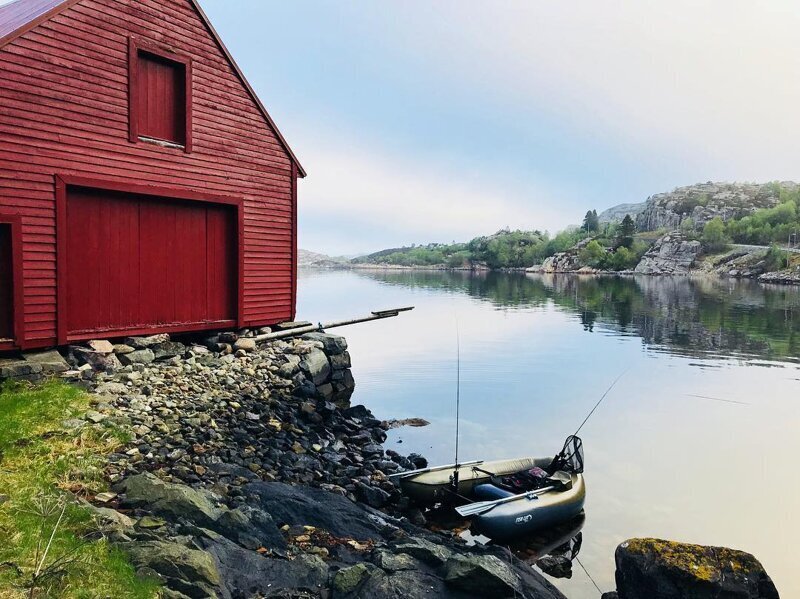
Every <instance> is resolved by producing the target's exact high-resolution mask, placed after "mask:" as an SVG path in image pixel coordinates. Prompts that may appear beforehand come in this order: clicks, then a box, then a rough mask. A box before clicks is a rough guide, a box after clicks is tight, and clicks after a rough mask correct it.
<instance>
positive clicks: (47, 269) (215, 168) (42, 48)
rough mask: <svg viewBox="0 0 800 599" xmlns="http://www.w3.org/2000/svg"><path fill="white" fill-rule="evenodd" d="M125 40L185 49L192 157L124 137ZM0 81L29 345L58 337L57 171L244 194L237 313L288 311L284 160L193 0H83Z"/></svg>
mask: <svg viewBox="0 0 800 599" xmlns="http://www.w3.org/2000/svg"><path fill="white" fill-rule="evenodd" d="M130 35H135V36H138V37H140V38H142V39H144V40H148V41H151V42H155V43H158V44H161V45H163V46H165V47H167V48H171V49H173V50H174V51H176V52H179V53H181V54H186V55H189V56H191V58H192V60H193V87H192V90H193V95H194V102H193V129H192V130H193V151H192V153H190V154H186V153H183V152H182V151H180V150H177V149H168V148H161V147H158V146H155V145H152V144H146V143H137V144H132V143H129V142H128V140H127V138H128V61H127V52H128V39H129V36H130ZM0 81H2V82H3V83H2V85H0V210H9V209H11V210H14V211H16V212H19V213H20V214H21V215H22V217H23V225H22V230H23V242H24V264H25V272H24V293H25V315H24V316H25V328H26V340H27V341H28V342H39V343H42V344H43V343H52V342H55V336H56V253H55V183H54V175H55V174H65V175H74V176H84V177H91V178H95V179H107V180H114V181H120V182H129V183H132V184H148V185H155V186H161V187H178V188H186V189H193V190H198V191H203V192H206V193H210V194H214V193H219V194H227V195H236V196H238V197H242V198H244V238H243V246H244V271H245V272H244V273H243V275H244V281H245V286H244V296H243V298H242V306H243V312H242V314H240V320H241V322H242V323H243V324H246V325H256V324H269V323H272V322H277V321H280V320H284V319H287V318H290V317H291V315H292V309H293V305H292V244H293V240H294V237H293V232H292V227H293V223H292V197H293V196H292V163H291V160H290V158H289V156H288V154H287V152H286V150H285V149H284V147H283V146H282V144H281V142H280V140H279V139H278V138H277V136H276V135H275V134H274V132H273V131H272V129H271V128H270V127H269V126H268V124H267V122H266V121H265V118H264V116H263V114H262V113H261V111H260V110H259V109H258V107H257V106H256V104H255V102H254V101H253V99H252V98H251V96H250V95H249V93H248V91H247V90H246V89H245V88H244V87H243V85H242V84H241V82H240V80H239V78H238V77H237V75H236V73H235V71H234V70H233V68H232V67H231V65H230V64H229V62H228V61H227V59H226V57H225V56H224V54H223V53H222V52H221V51H220V50H219V48H218V46H217V45H216V42H215V41H214V40H213V38H212V36H211V35H210V34H209V32H208V31H207V29H206V27H205V25H204V23H203V22H202V20H201V19H200V18H199V17H198V15H197V14H196V12H195V10H194V8H193V6H192V5H191V3H190V2H189V1H188V0H181V1H179V2H165V1H162V0H81V1H80V2H78V3H77V4H75V5H73V6H70V7H68V8H66V9H65V10H64V11H63V12H61V13H60V14H57V15H56V16H54V17H53V18H51V19H49V20H47V21H45V22H43V23H42V24H40V25H39V26H37V27H35V28H34V29H32V30H30V31H28V32H26V33H24V34H23V35H21V36H20V37H18V38H16V39H14V40H13V41H12V42H11V43H10V44H8V45H7V46H5V47H4V48H2V49H0ZM262 273H269V281H268V282H267V283H262V282H261V280H260V279H259V277H260V276H261V274H262Z"/></svg>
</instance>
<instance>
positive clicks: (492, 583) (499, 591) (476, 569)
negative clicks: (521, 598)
mask: <svg viewBox="0 0 800 599" xmlns="http://www.w3.org/2000/svg"><path fill="white" fill-rule="evenodd" d="M444 580H445V582H446V583H447V584H448V585H450V586H452V587H453V588H456V589H459V590H461V591H465V592H469V593H471V594H474V595H476V596H478V597H514V596H516V595H517V594H519V593H520V592H521V590H522V589H521V586H522V585H521V582H522V581H521V580H520V578H519V576H517V575H516V573H515V572H514V571H513V570H512V569H511V567H509V565H508V564H506V563H505V562H504V561H503V560H501V559H500V558H499V557H496V556H494V555H455V556H453V557H451V558H450V559H448V560H447V563H445V565H444Z"/></svg>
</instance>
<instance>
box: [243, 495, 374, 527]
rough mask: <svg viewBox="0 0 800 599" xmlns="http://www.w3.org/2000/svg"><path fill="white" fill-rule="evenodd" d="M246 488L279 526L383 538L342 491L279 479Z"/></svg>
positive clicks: (365, 513) (361, 509) (365, 514)
mask: <svg viewBox="0 0 800 599" xmlns="http://www.w3.org/2000/svg"><path fill="white" fill-rule="evenodd" d="M242 491H243V493H244V494H245V495H254V496H255V497H256V498H257V501H258V505H259V507H261V509H263V510H264V511H266V512H268V513H269V514H270V515H271V516H272V518H273V520H274V521H275V523H276V524H277V525H278V526H283V525H284V524H288V525H290V526H293V525H300V526H305V525H311V526H315V527H316V528H322V529H324V530H326V531H328V532H330V533H331V534H334V535H336V536H340V537H348V538H354V539H359V540H368V539H380V538H381V535H380V530H379V528H378V527H377V526H376V525H375V524H373V523H372V521H371V520H370V518H369V516H368V514H367V512H365V511H364V509H363V508H361V507H359V506H358V505H357V504H354V503H353V502H352V501H349V500H348V499H346V498H344V497H342V496H341V495H337V494H335V493H330V492H328V491H323V490H321V489H314V488H307V487H292V486H290V485H287V484H284V483H278V482H274V483H265V482H255V483H251V484H249V485H246V486H245V487H244V488H243V489H242Z"/></svg>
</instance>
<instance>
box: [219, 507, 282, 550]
mask: <svg viewBox="0 0 800 599" xmlns="http://www.w3.org/2000/svg"><path fill="white" fill-rule="evenodd" d="M213 530H215V531H216V532H218V533H220V534H222V535H224V536H225V537H227V538H228V539H231V540H232V541H235V542H237V543H238V544H239V545H242V546H243V547H245V548H247V549H253V550H255V549H259V548H260V547H268V548H284V547H286V539H284V537H283V535H282V534H281V531H280V530H279V529H278V527H277V526H276V525H275V522H274V521H273V519H272V516H270V515H269V514H268V513H266V512H265V511H263V510H260V509H258V508H255V507H253V506H249V505H243V506H241V507H238V508H236V509H234V510H230V511H227V512H224V513H223V514H222V515H221V516H220V517H219V519H218V520H217V521H216V522H215V523H214V528H213Z"/></svg>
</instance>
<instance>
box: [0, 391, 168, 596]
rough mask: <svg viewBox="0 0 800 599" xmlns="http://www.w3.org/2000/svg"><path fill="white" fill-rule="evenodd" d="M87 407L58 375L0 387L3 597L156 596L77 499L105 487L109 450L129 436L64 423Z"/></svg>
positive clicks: (0, 583)
mask: <svg viewBox="0 0 800 599" xmlns="http://www.w3.org/2000/svg"><path fill="white" fill-rule="evenodd" d="M88 407H89V398H88V396H87V395H85V394H84V393H82V392H81V391H79V390H78V389H76V388H74V387H70V386H68V385H66V384H63V383H60V382H56V381H52V382H48V383H45V384H43V385H37V386H33V385H27V384H8V383H7V384H6V385H4V386H3V387H2V388H0V495H5V496H8V500H6V501H5V502H3V503H2V504H0V537H1V538H2V542H0V599H18V598H19V599H21V598H23V597H28V598H30V597H37V598H43V597H53V598H55V597H58V598H64V599H73V598H74V599H101V598H103V599H104V598H112V597H113V598H117V597H119V598H123V597H124V598H131V599H148V598H151V597H157V596H158V588H157V586H156V585H155V583H154V582H153V581H151V580H144V579H140V578H137V576H136V574H135V572H134V569H133V567H132V566H131V565H130V564H129V563H128V561H127V560H126V558H125V556H124V555H123V554H122V553H121V552H119V551H118V550H116V549H114V548H112V547H110V546H109V544H108V543H107V541H106V540H105V539H103V538H102V537H98V536H97V535H92V533H93V532H94V531H95V530H96V527H95V526H94V522H93V520H92V516H91V513H90V511H89V510H87V509H85V508H84V507H81V505H80V504H79V503H78V502H77V501H76V497H83V498H89V497H92V496H94V495H95V494H96V493H99V492H101V491H103V490H106V484H105V481H104V477H103V470H102V468H103V462H104V455H105V454H107V453H108V452H110V451H113V450H114V449H115V448H116V447H118V446H119V445H120V444H121V443H122V441H123V438H124V433H123V432H121V431H119V430H118V429H115V428H113V427H100V428H97V427H89V426H86V427H83V428H82V429H80V430H79V431H77V432H68V431H66V430H64V428H63V426H62V422H63V421H64V420H66V419H68V418H73V417H76V416H79V415H81V414H82V413H84V412H85V411H86V410H87V409H88ZM54 530H55V533H54ZM51 535H52V544H51V546H50V549H49V551H48V552H47V557H46V559H42V555H43V553H44V549H45V547H46V546H47V544H48V541H49V540H50V537H51ZM40 564H41V568H40V575H39V577H38V578H37V584H35V585H34V584H32V580H34V576H33V574H34V573H35V572H36V570H37V568H39V565H40ZM42 573H45V574H46V576H42Z"/></svg>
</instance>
